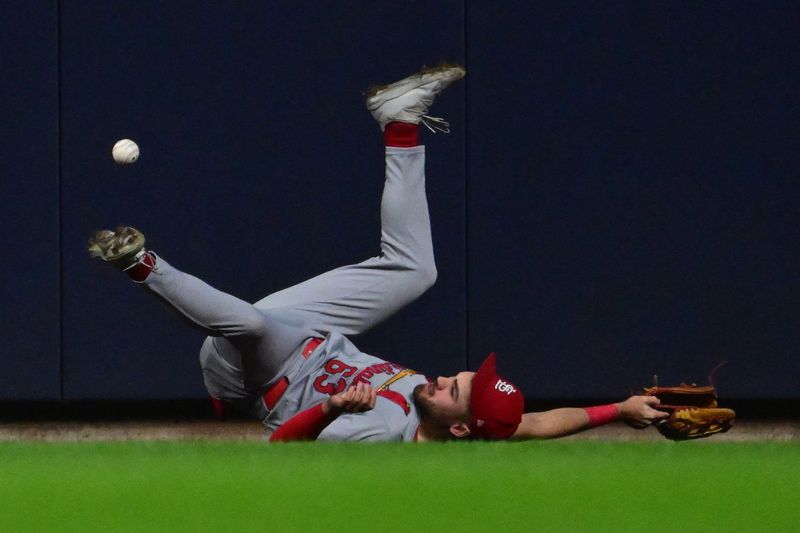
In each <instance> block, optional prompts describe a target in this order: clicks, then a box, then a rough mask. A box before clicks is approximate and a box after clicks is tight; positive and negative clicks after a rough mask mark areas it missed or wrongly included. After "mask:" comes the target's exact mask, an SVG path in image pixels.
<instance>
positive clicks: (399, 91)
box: [367, 65, 466, 133]
mask: <svg viewBox="0 0 800 533" xmlns="http://www.w3.org/2000/svg"><path fill="white" fill-rule="evenodd" d="M465 74H466V71H465V70H464V68H463V67H461V66H459V65H442V66H440V67H436V68H424V69H422V70H421V71H419V72H417V73H416V74H412V75H411V76H409V77H407V78H404V79H402V80H400V81H398V82H395V83H392V84H390V85H383V86H380V87H374V88H372V89H370V90H369V91H368V92H367V109H369V111H370V113H372V116H373V118H375V120H377V121H378V124H380V126H381V130H383V129H384V128H385V127H386V124H388V123H389V122H409V123H411V124H420V123H422V124H424V125H425V127H427V128H428V129H429V130H431V131H432V132H433V133H436V130H438V131H441V132H443V133H450V124H448V123H447V122H445V121H444V120H443V119H441V118H437V117H431V116H428V115H426V113H427V112H428V107H429V106H430V105H431V104H433V100H434V99H435V98H436V96H437V95H438V94H439V93H440V92H442V91H443V90H445V89H446V88H447V87H448V86H449V85H450V84H451V83H453V82H454V81H456V80H460V79H461V78H463V77H464V75H465Z"/></svg>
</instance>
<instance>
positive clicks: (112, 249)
mask: <svg viewBox="0 0 800 533" xmlns="http://www.w3.org/2000/svg"><path fill="white" fill-rule="evenodd" d="M87 249H88V250H89V255H91V256H92V257H97V258H99V259H102V260H103V261H105V262H106V263H110V264H111V265H113V266H115V267H116V268H118V269H120V270H128V269H129V268H131V267H133V266H134V265H136V264H138V263H139V262H140V261H141V260H142V258H143V257H144V255H145V249H144V235H142V232H141V231H139V230H137V229H136V228H131V227H128V226H119V227H117V228H116V229H115V230H114V231H111V230H107V229H104V230H100V231H96V232H95V233H94V235H92V236H91V237H90V238H89V245H88V246H87Z"/></svg>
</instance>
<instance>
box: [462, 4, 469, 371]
mask: <svg viewBox="0 0 800 533" xmlns="http://www.w3.org/2000/svg"><path fill="white" fill-rule="evenodd" d="M463 9H464V11H463V13H464V29H463V32H464V33H463V38H464V68H465V69H466V70H467V73H469V68H468V67H469V57H468V41H467V28H468V26H467V9H468V7H467V0H464V2H463ZM468 103H469V75H467V76H466V77H465V78H464V350H465V351H464V368H467V369H469V354H470V348H471V346H470V323H469V319H470V301H469V267H470V263H469V106H468Z"/></svg>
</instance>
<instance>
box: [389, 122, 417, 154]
mask: <svg viewBox="0 0 800 533" xmlns="http://www.w3.org/2000/svg"><path fill="white" fill-rule="evenodd" d="M383 141H384V143H386V146H396V147H398V148H411V147H412V146H419V125H417V124H409V123H408V122H390V123H388V124H387V125H386V127H385V128H384V129H383Z"/></svg>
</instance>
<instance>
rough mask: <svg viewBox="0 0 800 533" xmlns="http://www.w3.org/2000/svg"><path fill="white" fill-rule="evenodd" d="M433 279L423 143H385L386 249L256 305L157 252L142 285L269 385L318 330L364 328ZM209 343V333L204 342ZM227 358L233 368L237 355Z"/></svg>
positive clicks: (253, 378)
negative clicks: (409, 145) (179, 267)
mask: <svg viewBox="0 0 800 533" xmlns="http://www.w3.org/2000/svg"><path fill="white" fill-rule="evenodd" d="M435 280H436V267H435V264H434V257H433V245H432V243H431V229H430V219H429V216H428V204H427V200H426V197H425V147H424V146H417V147H414V148H393V147H387V148H386V183H385V185H384V189H383V196H382V199H381V253H380V255H378V256H377V257H372V258H370V259H367V260H366V261H364V262H362V263H358V264H355V265H348V266H344V267H341V268H337V269H335V270H332V271H330V272H326V273H324V274H321V275H319V276H317V277H315V278H312V279H310V280H308V281H305V282H303V283H300V284H298V285H295V286H293V287H290V288H288V289H284V290H282V291H279V292H276V293H273V294H270V295H269V296H267V297H266V298H264V299H262V300H260V301H258V302H256V303H255V304H251V303H248V302H245V301H243V300H240V299H239V298H236V297H235V296H231V295H230V294H226V293H224V292H221V291H218V290H217V289H214V288H213V287H211V286H209V285H208V284H206V283H205V282H203V281H201V280H199V279H198V278H196V277H194V276H191V275H189V274H186V273H184V272H181V271H179V270H177V269H176V268H174V267H172V266H170V265H169V264H168V263H167V262H166V261H164V260H163V259H162V258H160V257H159V258H158V264H157V271H155V272H154V273H151V274H150V276H148V278H147V280H146V281H145V282H144V286H145V287H146V288H147V289H149V290H150V291H152V292H153V293H155V294H156V295H157V296H158V297H160V298H161V299H162V300H163V301H165V302H166V303H167V304H168V305H169V306H171V307H172V308H174V309H175V310H177V311H178V312H179V313H180V314H181V315H183V317H185V318H186V319H188V321H189V322H190V323H191V324H193V325H195V326H196V327H197V328H199V329H201V330H203V331H204V332H206V333H207V334H208V335H209V336H210V337H213V338H214V340H213V342H214V344H215V345H216V347H217V349H218V351H220V352H221V353H222V352H228V353H229V354H230V353H231V352H233V353H234V355H236V356H238V357H233V358H231V357H226V359H239V360H240V364H241V368H240V369H239V368H236V369H235V370H236V371H239V370H241V372H242V374H243V376H242V377H243V379H244V381H245V382H246V383H250V384H252V385H255V386H258V385H259V384H260V385H261V386H265V385H267V384H269V383H271V382H272V381H273V380H275V379H276V378H277V377H279V376H280V375H281V371H282V370H283V369H284V367H285V366H286V364H287V362H288V358H289V357H290V355H291V354H292V353H293V352H294V351H295V350H296V349H297V347H298V346H299V345H300V344H301V343H302V342H303V341H304V340H305V339H307V338H309V337H310V336H313V335H314V334H323V335H324V334H325V333H327V332H330V331H338V332H339V333H342V334H344V335H355V334H359V333H362V332H364V331H366V330H368V329H370V328H371V327H373V326H375V325H376V324H378V323H380V322H382V321H383V320H385V319H386V318H388V317H389V316H391V315H392V314H394V313H395V312H397V311H398V310H400V309H401V308H402V307H404V306H405V305H407V304H408V303H410V302H411V301H413V300H415V299H416V298H418V297H419V296H420V295H421V294H422V293H423V292H425V291H426V290H427V289H428V288H429V287H430V286H431V285H432V284H433V283H434V282H435ZM208 345H210V340H207V342H206V345H204V349H206V346H208ZM229 363H231V364H232V366H233V367H234V368H235V367H236V366H239V365H238V364H236V363H238V361H230V360H229Z"/></svg>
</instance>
